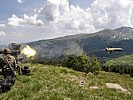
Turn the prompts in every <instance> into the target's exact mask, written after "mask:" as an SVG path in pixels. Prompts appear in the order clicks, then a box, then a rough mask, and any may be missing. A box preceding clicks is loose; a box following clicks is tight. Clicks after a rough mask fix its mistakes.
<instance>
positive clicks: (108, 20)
mask: <svg viewBox="0 0 133 100" xmlns="http://www.w3.org/2000/svg"><path fill="white" fill-rule="evenodd" d="M38 13H39V14H40V16H43V18H44V19H43V21H44V22H46V23H49V24H52V25H55V27H56V30H57V29H58V30H59V31H60V30H66V31H67V30H72V31H74V30H77V31H78V32H93V31H96V30H100V29H104V28H117V27H121V26H131V27H132V26H133V1H131V0H126V1H125V0H95V1H93V3H92V4H91V5H90V6H89V8H87V9H82V8H80V7H79V6H73V5H70V4H69V2H68V0H47V3H46V4H45V5H44V6H43V7H42V8H41V9H40V10H39V11H38Z"/></svg>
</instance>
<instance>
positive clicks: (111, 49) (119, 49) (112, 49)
mask: <svg viewBox="0 0 133 100" xmlns="http://www.w3.org/2000/svg"><path fill="white" fill-rule="evenodd" d="M114 51H118V52H119V51H123V49H122V48H106V52H108V53H110V54H111V53H112V52H114Z"/></svg>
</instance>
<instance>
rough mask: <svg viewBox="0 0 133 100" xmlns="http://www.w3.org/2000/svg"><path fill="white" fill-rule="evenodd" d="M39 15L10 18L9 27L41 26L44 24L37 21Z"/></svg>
mask: <svg viewBox="0 0 133 100" xmlns="http://www.w3.org/2000/svg"><path fill="white" fill-rule="evenodd" d="M37 17H38V15H37V14H36V15H33V16H28V15H26V14H24V16H23V18H20V17H17V16H16V15H15V14H13V15H12V16H11V18H8V25H10V26H24V25H36V26H40V25H43V24H44V23H43V22H42V21H41V20H38V19H37Z"/></svg>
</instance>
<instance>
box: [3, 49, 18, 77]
mask: <svg viewBox="0 0 133 100" xmlns="http://www.w3.org/2000/svg"><path fill="white" fill-rule="evenodd" d="M2 57H3V61H4V63H5V65H4V66H3V68H2V73H3V76H7V75H8V74H11V75H12V76H16V68H17V65H16V59H15V57H14V56H12V55H11V50H10V49H8V48H6V49H4V55H2ZM8 69H9V70H10V71H9V70H8Z"/></svg>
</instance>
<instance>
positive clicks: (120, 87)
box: [106, 83, 130, 94]
mask: <svg viewBox="0 0 133 100" xmlns="http://www.w3.org/2000/svg"><path fill="white" fill-rule="evenodd" d="M106 86H107V88H110V89H116V90H120V91H121V92H123V93H127V94H130V92H128V90H126V89H124V88H123V87H122V86H120V85H119V84H113V83H106Z"/></svg>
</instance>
